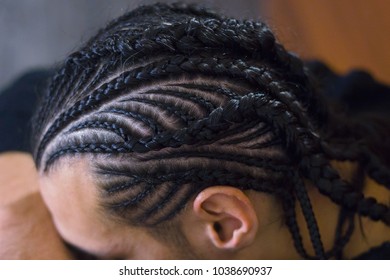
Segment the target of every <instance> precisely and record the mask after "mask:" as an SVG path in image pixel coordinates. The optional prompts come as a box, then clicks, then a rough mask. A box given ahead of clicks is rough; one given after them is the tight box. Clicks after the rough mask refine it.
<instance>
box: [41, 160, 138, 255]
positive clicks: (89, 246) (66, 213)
mask: <svg viewBox="0 0 390 280" xmlns="http://www.w3.org/2000/svg"><path fill="white" fill-rule="evenodd" d="M58 163H59V164H56V166H55V168H53V169H52V170H51V171H50V172H49V173H48V174H47V175H44V176H41V178H40V183H41V184H40V185H41V193H42V196H43V198H44V200H45V203H46V205H47V206H48V208H49V210H50V212H51V214H52V217H53V220H54V223H55V225H56V227H57V229H58V231H59V233H60V234H61V236H62V237H63V238H64V239H65V240H66V241H68V242H69V243H71V244H72V245H74V246H76V247H78V248H80V249H82V250H85V251H88V252H89V253H92V254H96V255H98V256H107V257H109V256H115V255H116V256H118V255H122V254H125V253H127V252H131V251H133V250H134V248H133V247H134V244H135V243H134V241H137V240H138V241H139V239H140V238H142V236H144V235H142V234H140V233H139V231H140V229H137V228H131V227H129V226H126V225H123V224H120V223H118V222H116V221H115V220H112V219H109V217H108V216H107V215H105V214H104V213H103V211H102V209H101V208H100V206H99V196H98V195H99V190H98V188H97V186H96V185H95V183H94V180H93V174H92V173H91V172H90V168H89V165H88V161H87V160H74V159H73V160H71V161H70V160H67V159H66V158H65V159H64V160H61V161H60V162H58Z"/></svg>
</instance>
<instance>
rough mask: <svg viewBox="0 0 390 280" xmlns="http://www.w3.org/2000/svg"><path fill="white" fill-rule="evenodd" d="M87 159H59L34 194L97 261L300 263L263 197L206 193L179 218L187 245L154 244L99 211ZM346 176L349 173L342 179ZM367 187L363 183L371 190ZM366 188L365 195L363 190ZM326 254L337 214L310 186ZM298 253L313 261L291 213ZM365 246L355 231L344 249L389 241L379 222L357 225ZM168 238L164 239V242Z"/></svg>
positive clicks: (275, 206)
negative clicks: (304, 252)
mask: <svg viewBox="0 0 390 280" xmlns="http://www.w3.org/2000/svg"><path fill="white" fill-rule="evenodd" d="M88 162H91V161H90V160H89V161H88V159H87V158H82V157H81V158H72V159H66V158H65V159H62V160H60V161H59V162H58V164H56V165H55V167H54V168H53V169H52V170H51V171H50V172H49V174H48V175H43V176H41V179H40V185H41V193H42V196H43V198H44V201H45V203H46V205H47V206H48V208H49V210H50V212H51V214H52V217H53V220H54V223H55V226H56V228H57V230H58V231H59V233H60V235H61V236H62V237H63V239H64V240H66V241H67V242H68V243H70V244H72V245H74V246H75V247H77V248H79V249H81V250H83V251H85V252H88V253H89V254H92V255H95V256H96V257H97V258H102V259H191V258H202V259H299V258H300V256H299V255H298V253H297V252H296V250H295V248H294V245H293V241H292V238H291V235H290V233H289V231H288V228H287V226H285V224H284V220H283V211H282V209H281V206H280V204H279V203H278V201H277V200H276V199H275V198H274V197H273V196H272V195H269V194H264V193H260V192H255V191H247V192H242V191H240V190H238V189H236V188H233V187H231V186H210V187H209V188H206V189H205V190H204V191H202V192H201V193H199V194H198V195H197V196H196V197H195V198H194V199H192V200H191V201H190V202H189V203H188V207H186V208H185V209H184V211H183V212H182V213H181V214H180V215H179V216H178V218H177V219H178V225H179V228H178V230H180V231H181V232H182V234H183V236H184V238H185V243H186V245H187V246H183V244H181V245H180V246H178V245H177V246H175V244H173V243H170V242H169V243H167V242H163V241H161V240H157V239H156V238H155V237H153V235H151V234H150V232H149V231H148V229H145V228H142V227H134V226H129V225H126V224H123V223H119V222H118V221H117V220H115V219H113V218H112V217H111V216H109V215H107V213H105V212H104V210H103V209H102V208H100V206H99V197H98V196H99V193H98V188H97V186H96V184H95V183H94V180H93V179H94V178H93V173H92V172H91V168H90V166H89V165H88ZM347 173H348V172H347ZM372 183H373V182H369V184H372ZM368 189H372V188H371V187H369V188H368ZM309 196H310V197H311V201H312V204H313V209H314V211H315V214H316V217H317V219H318V224H319V228H320V231H321V235H322V239H323V243H324V247H325V249H327V250H329V249H330V248H331V247H332V245H333V238H334V231H335V227H336V221H337V217H338V212H339V207H338V206H336V205H335V204H333V203H332V202H331V201H330V200H329V199H327V198H326V197H324V196H322V195H321V194H319V193H318V192H317V191H316V189H315V188H313V187H309ZM297 219H298V224H299V225H300V228H301V230H302V237H303V242H304V245H305V248H306V249H307V250H308V252H309V254H311V255H313V254H314V252H313V249H312V248H311V245H310V237H309V234H308V232H307V230H306V229H305V223H304V218H303V215H302V213H301V212H300V210H299V209H298V208H297ZM362 223H363V226H364V227H365V228H369V229H370V230H369V231H367V232H366V239H364V238H363V235H362V233H361V232H360V231H358V230H355V233H354V235H353V236H352V239H351V242H350V243H349V245H347V247H346V250H345V252H344V253H345V257H347V258H352V257H354V256H356V255H358V254H359V253H362V252H364V251H366V250H368V249H369V248H370V247H372V246H377V245H380V244H381V243H382V242H383V241H386V240H387V239H388V236H389V229H388V228H387V227H386V226H385V225H383V224H382V223H375V222H372V221H370V220H369V219H366V218H363V219H362ZM168 239H169V236H168Z"/></svg>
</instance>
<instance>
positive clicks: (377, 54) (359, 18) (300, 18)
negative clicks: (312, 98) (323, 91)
mask: <svg viewBox="0 0 390 280" xmlns="http://www.w3.org/2000/svg"><path fill="white" fill-rule="evenodd" d="M262 5H263V14H264V15H265V18H266V19H268V23H269V24H270V25H271V27H273V29H274V31H276V34H277V36H278V38H279V39H280V40H281V41H282V43H284V44H285V46H286V47H287V48H288V49H291V50H293V51H295V52H296V53H298V54H300V55H301V57H305V58H319V59H322V60H325V61H326V62H327V63H329V64H330V65H331V66H332V67H333V69H335V70H336V71H338V72H346V71H348V70H349V69H351V68H356V67H358V68H364V69H366V70H368V71H370V72H371V73H372V74H373V75H374V76H375V77H376V78H377V79H379V80H381V81H384V82H386V83H388V84H390V49H389V48H390V1H387V0H369V1H368V0H268V1H267V0H265V1H262Z"/></svg>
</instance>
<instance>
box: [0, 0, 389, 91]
mask: <svg viewBox="0 0 390 280" xmlns="http://www.w3.org/2000/svg"><path fill="white" fill-rule="evenodd" d="M153 2H155V1H147V0H115V1H108V0H0V88H3V87H4V86H5V85H6V84H8V83H10V82H11V81H12V80H13V79H14V78H15V77H16V76H17V75H18V74H20V73H22V72H23V71H25V70H28V69H31V68H35V67H45V66H50V65H52V64H53V63H55V62H57V61H61V60H62V59H64V58H65V56H66V55H67V54H69V53H71V52H72V51H73V50H76V49H77V48H78V47H79V46H80V44H81V43H82V42H84V41H86V40H87V39H88V38H89V37H90V36H91V35H92V34H93V33H95V32H96V31H97V30H98V29H99V28H100V27H102V26H103V25H104V24H105V23H107V22H108V21H109V20H110V19H112V18H115V17H117V16H119V15H121V14H123V13H124V12H125V11H127V10H130V9H132V8H134V7H136V6H138V5H140V4H149V3H153ZM160 2H176V1H163V0H161V1H160ZM182 2H196V3H202V4H204V5H205V6H208V7H212V8H216V9H217V10H220V11H221V12H223V13H225V14H226V15H231V16H235V17H239V18H252V19H254V18H263V19H266V20H267V21H268V23H269V24H270V25H271V27H272V28H273V29H274V31H275V32H276V34H277V35H278V37H279V39H280V40H281V41H282V42H283V43H284V44H286V46H287V47H288V48H289V49H292V50H293V51H294V52H296V53H298V54H299V55H301V56H302V57H304V58H319V59H322V60H324V61H326V62H327V63H329V64H330V65H331V66H332V67H333V68H334V69H335V70H337V71H339V72H345V71H348V70H349V69H351V68H355V67H358V68H363V69H366V70H368V71H370V72H371V73H373V74H374V76H375V77H376V78H378V79H380V80H381V81H385V82H387V83H390V55H389V54H388V52H389V51H388V49H389V46H390V36H389V34H390V18H389V16H388V11H390V1H386V0H370V1H367V0H354V1H351V0H316V1H312V0H214V1H213V0H204V1H196V0H193V1H182Z"/></svg>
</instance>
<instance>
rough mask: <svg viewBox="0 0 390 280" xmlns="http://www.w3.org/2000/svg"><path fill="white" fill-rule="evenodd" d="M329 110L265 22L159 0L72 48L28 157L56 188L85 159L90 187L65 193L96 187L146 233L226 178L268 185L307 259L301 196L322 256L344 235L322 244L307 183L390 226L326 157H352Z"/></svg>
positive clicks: (265, 189) (120, 217)
mask: <svg viewBox="0 0 390 280" xmlns="http://www.w3.org/2000/svg"><path fill="white" fill-rule="evenodd" d="M332 121H333V119H332V115H331V112H328V108H327V107H326V105H325V102H324V101H323V100H322V98H321V97H320V94H319V92H318V90H317V89H316V88H315V87H314V85H313V83H312V80H311V77H310V73H308V70H307V69H306V68H305V67H304V65H303V63H302V61H301V60H300V59H299V58H297V57H296V56H295V55H293V54H292V53H289V52H287V51H286V50H285V49H284V48H283V47H282V46H281V45H280V44H278V43H277V42H276V40H275V37H274V35H273V34H272V32H271V31H270V29H269V28H268V27H267V26H266V25H265V24H264V23H261V22H256V21H240V20H235V19H231V18H224V17H222V16H220V15H218V14H215V13H213V12H210V11H207V10H204V9H201V8H197V7H194V6H185V5H177V4H173V5H164V4H155V5H151V6H144V7H140V8H138V9H136V10H134V11H132V12H130V13H127V14H125V15H124V16H122V17H120V18H119V19H117V20H115V21H113V22H112V23H110V24H109V25H108V26H107V27H106V28H104V29H102V30H101V31H99V33H98V34H97V35H96V36H94V37H93V38H92V39H91V40H89V41H88V42H87V44H86V45H85V46H84V47H83V48H81V50H79V51H77V52H75V53H73V54H71V55H70V56H69V57H68V58H67V60H66V61H65V62H64V64H63V65H62V66H61V67H60V69H59V70H58V73H57V74H56V75H55V76H54V77H53V80H52V82H51V85H50V87H49V88H48V91H47V94H46V96H45V97H44V99H43V101H42V104H41V107H40V110H39V112H38V114H37V116H36V120H35V123H36V127H35V133H34V143H35V152H34V157H35V161H36V165H37V168H38V169H39V170H40V173H41V176H42V177H43V178H49V180H48V181H50V182H51V183H52V186H50V188H55V186H54V185H55V183H56V179H57V182H58V184H60V181H59V177H58V176H65V174H66V176H67V177H71V176H72V174H74V171H75V167H80V168H82V169H83V170H88V171H89V173H88V176H83V178H75V180H76V179H78V180H81V181H80V182H79V184H80V185H88V186H90V189H89V190H88V191H85V192H84V190H80V193H77V192H76V193H75V192H73V193H72V194H73V197H72V195H71V194H67V193H63V194H61V195H63V196H64V197H65V196H66V197H67V199H69V201H72V200H73V201H76V200H77V201H78V203H79V204H82V203H84V201H83V200H82V198H83V196H89V195H95V196H97V197H98V198H99V201H98V202H99V208H98V209H100V211H101V215H102V216H107V217H111V218H112V219H113V220H115V222H117V223H118V224H127V225H128V226H129V227H132V228H134V227H137V228H148V229H149V230H150V231H151V232H153V229H156V230H157V229H159V230H160V229H163V231H164V229H169V228H171V227H173V228H175V225H177V223H176V222H177V221H180V215H181V213H183V212H184V211H186V210H187V208H192V206H191V207H190V206H189V204H192V205H194V207H195V206H197V205H198V206H199V207H198V208H196V207H195V209H202V207H201V204H202V202H203V201H202V197H212V198H216V197H218V196H213V194H215V193H217V194H219V193H221V192H218V190H220V189H218V187H219V186H224V189H223V191H224V192H225V193H228V194H230V195H228V196H227V197H241V194H245V193H247V192H253V191H255V192H258V193H266V194H272V196H273V197H275V198H277V203H279V204H280V206H281V207H282V209H283V213H284V220H285V223H286V225H287V227H288V229H289V231H290V232H291V236H292V238H293V240H294V245H295V247H296V249H297V251H298V253H299V254H300V255H301V256H302V257H305V258H310V256H309V255H308V253H307V252H306V250H305V248H304V247H303V245H302V241H301V237H300V229H299V227H298V225H297V222H296V213H295V207H296V204H299V205H300V207H301V208H302V212H303V214H304V217H305V220H306V222H307V225H308V228H309V232H310V236H311V240H312V243H313V247H314V248H315V256H314V257H315V258H325V257H329V256H332V255H334V254H335V253H336V251H337V250H340V248H342V246H343V243H342V242H343V240H345V239H347V238H348V237H346V236H340V237H339V240H337V241H336V242H335V247H334V250H333V251H331V252H324V250H323V248H322V243H321V237H320V234H319V231H318V228H317V224H316V219H315V216H314V214H313V211H312V209H311V208H312V207H311V203H310V200H309V198H308V195H307V187H306V186H305V184H304V180H307V181H310V182H311V183H312V184H313V186H315V187H316V188H318V190H319V191H320V192H321V193H323V194H324V195H326V196H329V197H330V198H331V199H332V200H333V201H334V202H335V203H337V204H339V205H343V206H345V207H346V208H348V209H352V210H354V211H356V212H359V213H361V214H363V215H368V216H370V217H373V218H375V219H381V220H384V221H385V222H386V223H389V209H388V208H384V207H383V206H382V205H380V204H377V203H375V202H372V201H371V200H367V199H366V198H364V197H363V196H362V194H361V193H360V190H358V189H354V188H353V186H351V185H349V184H347V183H346V182H344V181H342V180H341V179H340V176H339V174H338V172H337V171H336V170H334V169H333V168H332V167H331V165H330V161H329V160H330V159H332V158H333V159H343V158H347V159H351V160H352V159H354V157H358V156H357V155H358V154H357V152H356V153H355V152H354V153H350V154H347V153H342V152H340V151H339V150H337V149H336V148H335V147H333V146H332V145H331V143H330V141H327V140H328V136H329V135H330V133H329V131H331V127H332ZM351 154H352V155H351ZM81 162H82V163H81ZM370 162H373V161H370ZM56 165H57V166H58V167H59V168H57V169H56ZM66 170H68V172H67V171H66ZM69 170H72V172H73V173H72V174H70V173H69ZM52 174H60V175H58V176H57V177H55V176H54V178H53V176H52ZM83 174H84V173H83ZM76 177H77V176H76ZM379 177H381V176H379ZM382 177H383V176H382ZM61 178H63V179H64V180H65V179H66V178H65V177H61ZM83 180H86V181H83ZM62 189H65V187H64V188H62ZM52 191H53V190H52ZM213 191H216V192H213ZM224 192H222V193H224ZM76 196H77V199H76ZM227 197H224V198H223V200H226V199H227ZM46 200H48V199H47V198H46ZM244 200H245V196H242V200H240V201H241V202H242V201H244ZM240 201H239V202H238V203H240ZM197 203H198V204H197ZM232 203H233V204H234V203H237V201H235V202H232ZM48 204H50V202H48ZM86 204H87V202H86ZM244 204H245V205H250V204H249V202H248V203H247V202H245V203H244ZM90 206H91V207H93V206H92V205H90ZM203 206H204V205H203ZM94 209H95V208H94ZM213 211H214V212H215V210H210V212H213ZM248 211H250V209H249V210H248ZM54 216H55V215H54ZM54 218H55V217H54ZM164 225H165V226H164ZM254 226H256V225H254ZM214 230H215V232H218V230H219V229H218V225H217V224H216V227H215V228H214ZM168 231H169V230H168ZM159 232H161V231H159ZM169 232H171V231H169ZM164 238H165V237H164ZM167 238H168V239H169V237H167ZM178 239H180V237H179V238H178ZM222 246H223V245H222Z"/></svg>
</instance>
